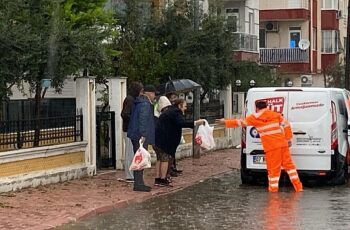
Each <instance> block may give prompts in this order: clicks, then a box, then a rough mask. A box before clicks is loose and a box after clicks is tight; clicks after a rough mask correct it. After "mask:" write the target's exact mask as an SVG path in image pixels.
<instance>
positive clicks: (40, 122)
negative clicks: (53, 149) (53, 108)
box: [0, 115, 83, 151]
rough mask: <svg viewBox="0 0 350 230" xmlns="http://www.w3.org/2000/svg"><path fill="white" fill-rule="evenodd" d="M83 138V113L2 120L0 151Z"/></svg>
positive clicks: (69, 141) (0, 123)
mask: <svg viewBox="0 0 350 230" xmlns="http://www.w3.org/2000/svg"><path fill="white" fill-rule="evenodd" d="M82 140H83V115H74V116H62V117H51V118H40V119H31V120H9V121H0V151H9V150H14V149H21V148H31V147H39V146H48V145H56V144H64V143H71V142H77V141H82Z"/></svg>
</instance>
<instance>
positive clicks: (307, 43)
mask: <svg viewBox="0 0 350 230" xmlns="http://www.w3.org/2000/svg"><path fill="white" fill-rule="evenodd" d="M298 45H299V48H300V49H301V50H307V49H308V48H309V47H310V41H309V40H308V39H301V40H300V41H299V44H298Z"/></svg>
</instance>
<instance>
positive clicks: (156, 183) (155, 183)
mask: <svg viewBox="0 0 350 230" xmlns="http://www.w3.org/2000/svg"><path fill="white" fill-rule="evenodd" d="M154 185H155V186H162V185H161V178H160V177H159V178H155V179H154Z"/></svg>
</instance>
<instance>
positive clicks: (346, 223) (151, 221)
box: [58, 172, 350, 230]
mask: <svg viewBox="0 0 350 230" xmlns="http://www.w3.org/2000/svg"><path fill="white" fill-rule="evenodd" d="M58 229H69V230H71V229H73V230H75V229H77V230H80V229H84V230H85V229H99V230H100V229H152V230H153V229H174V230H177V229H178V230H180V229H181V230H182V229H208V230H209V229H210V230H211V229H271V230H275V229H286V230H292V229H307V230H310V229H315V230H316V229H317V230H319V229H332V230H334V229H350V185H349V184H348V185H345V186H337V187H316V188H306V189H305V191H304V192H303V193H294V191H293V190H292V187H283V188H281V190H280V192H279V193H274V194H270V193H268V192H266V188H265V187H264V186H242V185H240V178H239V173H238V172H233V173H231V174H227V175H224V176H221V177H216V178H211V179H209V180H207V181H204V182H202V183H199V184H197V185H195V186H192V187H190V188H187V189H184V190H182V191H179V192H177V193H174V194H169V195H166V196H162V197H156V198H153V199H151V200H148V201H146V202H144V203H141V204H134V205H131V206H129V207H128V208H124V209H119V210H116V211H114V212H111V213H108V214H104V215H101V216H98V217H95V218H93V219H91V220H88V221H85V222H79V223H75V224H71V225H66V226H63V227H60V228H58Z"/></svg>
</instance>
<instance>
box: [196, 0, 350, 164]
mask: <svg viewBox="0 0 350 230" xmlns="http://www.w3.org/2000/svg"><path fill="white" fill-rule="evenodd" d="M349 1H350V0H349ZM192 3H193V28H194V31H195V32H196V31H198V30H199V0H193V2H192ZM200 97H201V91H200V88H199V87H196V88H195V89H194V91H193V99H194V100H193V120H198V119H199V118H200V113H201V112H200V110H201V99H200ZM197 131H198V127H194V129H193V133H192V157H193V158H200V157H201V148H200V146H199V145H198V144H197V143H196V140H195V139H196V134H197Z"/></svg>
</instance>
